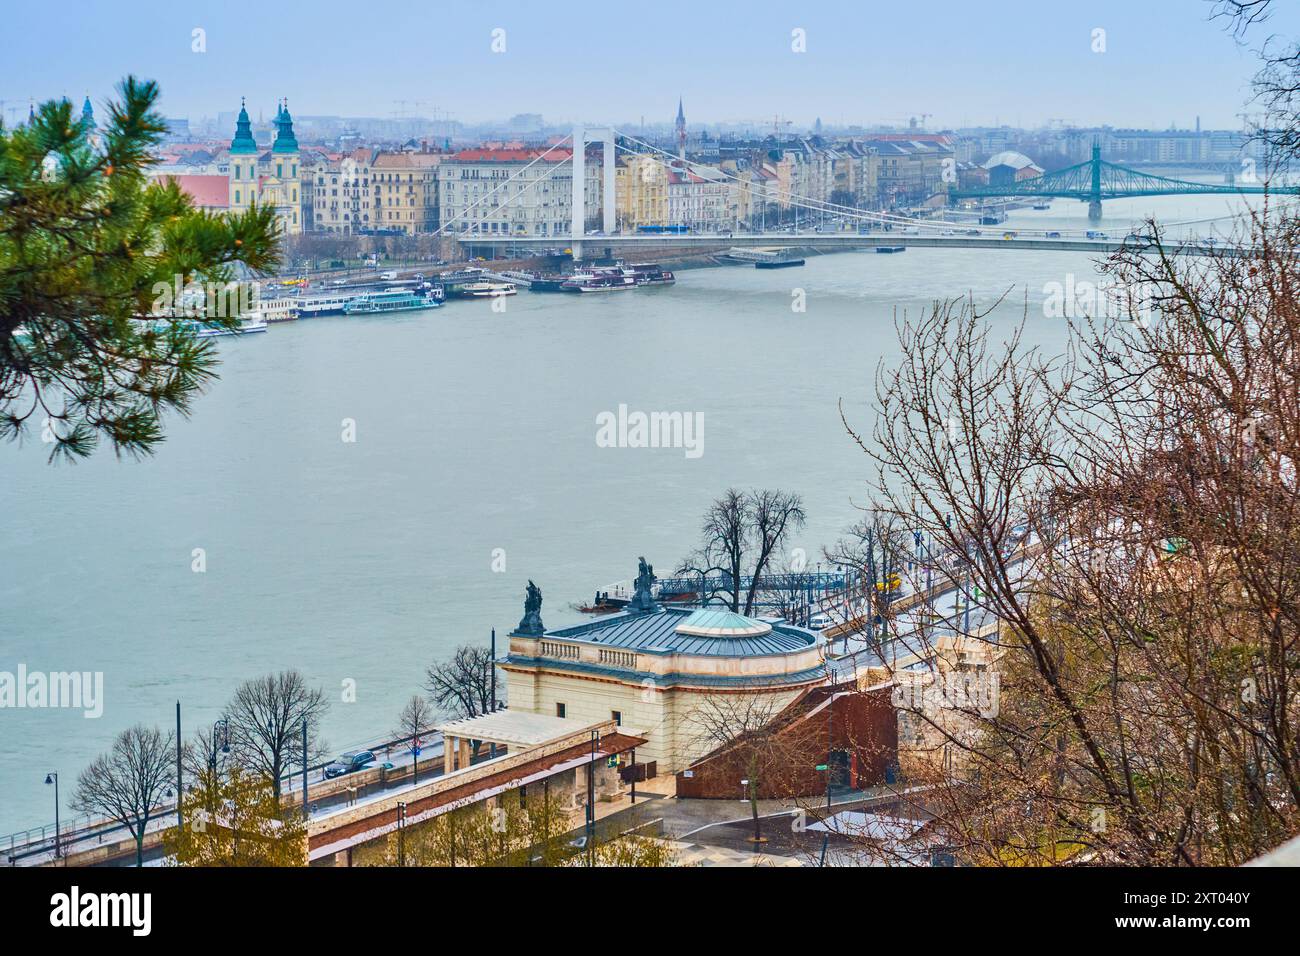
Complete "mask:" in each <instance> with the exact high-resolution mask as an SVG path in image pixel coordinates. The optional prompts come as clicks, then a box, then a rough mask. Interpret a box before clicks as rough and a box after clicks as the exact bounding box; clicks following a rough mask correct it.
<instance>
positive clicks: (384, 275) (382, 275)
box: [379, 271, 397, 279]
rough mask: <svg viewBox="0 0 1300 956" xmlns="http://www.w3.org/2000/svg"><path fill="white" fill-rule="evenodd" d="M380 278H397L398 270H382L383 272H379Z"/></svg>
mask: <svg viewBox="0 0 1300 956" xmlns="http://www.w3.org/2000/svg"><path fill="white" fill-rule="evenodd" d="M379 278H381V279H396V278H397V273H396V272H391V271H390V272H381V273H379Z"/></svg>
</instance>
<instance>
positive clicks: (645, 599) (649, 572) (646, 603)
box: [627, 558, 658, 614]
mask: <svg viewBox="0 0 1300 956" xmlns="http://www.w3.org/2000/svg"><path fill="white" fill-rule="evenodd" d="M637 560H638V561H639V562H640V564H639V565H638V568H637V576H636V580H635V581H634V582H633V585H634V586H635V588H636V593H635V594H633V595H632V600H631V601H629V602H628V605H627V609H628V611H629V612H631V613H632V614H644V613H646V612H647V611H655V610H658V606H657V605H656V604H655V598H654V583H655V581H657V580H658V578H656V577H655V569H654V565H652V564H648V563H647V562H646V559H645V558H638V559H637Z"/></svg>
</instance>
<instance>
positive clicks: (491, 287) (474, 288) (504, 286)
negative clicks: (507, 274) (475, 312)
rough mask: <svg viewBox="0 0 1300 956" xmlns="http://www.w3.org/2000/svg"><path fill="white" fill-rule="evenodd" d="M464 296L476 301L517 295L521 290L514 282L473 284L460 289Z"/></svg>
mask: <svg viewBox="0 0 1300 956" xmlns="http://www.w3.org/2000/svg"><path fill="white" fill-rule="evenodd" d="M460 291H461V294H462V295H467V296H469V297H471V298H474V299H490V298H496V297H497V296H503V295H517V294H518V292H519V290H518V289H517V288H515V285H514V283H513V282H471V283H469V284H468V285H463V286H461V287H460Z"/></svg>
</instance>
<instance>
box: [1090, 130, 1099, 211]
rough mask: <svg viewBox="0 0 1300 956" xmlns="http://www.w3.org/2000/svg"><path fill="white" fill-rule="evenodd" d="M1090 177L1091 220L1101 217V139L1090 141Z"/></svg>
mask: <svg viewBox="0 0 1300 956" xmlns="http://www.w3.org/2000/svg"><path fill="white" fill-rule="evenodd" d="M1091 166H1092V169H1091V173H1092V179H1091V182H1090V184H1089V189H1088V193H1089V195H1088V218H1089V219H1090V220H1092V221H1093V222H1096V221H1097V220H1099V219H1101V141H1100V140H1097V139H1094V140H1093V141H1092V162H1091Z"/></svg>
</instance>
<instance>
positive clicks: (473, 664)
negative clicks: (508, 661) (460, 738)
mask: <svg viewBox="0 0 1300 956" xmlns="http://www.w3.org/2000/svg"><path fill="white" fill-rule="evenodd" d="M424 686H425V690H426V691H427V692H428V694H429V700H430V701H432V703H433V705H434V706H435V707H436V708H437V709H438V712H439V713H441V714H445V715H447V716H449V717H478V716H480V715H482V714H487V713H490V712H491V709H492V704H493V702H494V701H496V702H499V701H500V700H501V678H500V677H499V675H498V674H497V669H496V664H495V662H493V660H492V654H491V652H490V651H489V650H488V649H487V648H485V647H478V646H476V645H473V644H462V645H461V646H460V647H458V648H456V650H455V652H454V653H453V654H452V655H451V657H450V658H448V659H447V660H445V661H439V662H437V663H434V664H431V665H430V666H429V668H428V670H426V671H425V685H424ZM480 743H481V741H478V740H473V741H471V744H472V746H473V748H474V753H475V755H477V754H478V751H479V746H480Z"/></svg>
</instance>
